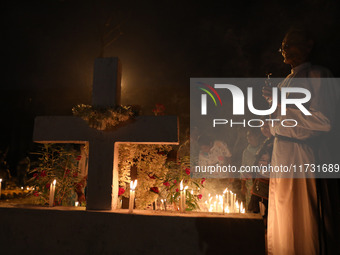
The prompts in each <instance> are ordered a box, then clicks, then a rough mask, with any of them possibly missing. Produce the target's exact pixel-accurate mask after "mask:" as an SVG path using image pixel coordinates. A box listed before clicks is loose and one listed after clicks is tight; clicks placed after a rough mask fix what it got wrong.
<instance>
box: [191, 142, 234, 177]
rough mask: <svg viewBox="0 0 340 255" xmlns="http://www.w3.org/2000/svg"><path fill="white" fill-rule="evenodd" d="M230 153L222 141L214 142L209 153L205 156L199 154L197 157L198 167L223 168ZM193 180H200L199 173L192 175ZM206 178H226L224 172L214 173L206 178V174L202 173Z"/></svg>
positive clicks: (201, 153)
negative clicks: (217, 166)
mask: <svg viewBox="0 0 340 255" xmlns="http://www.w3.org/2000/svg"><path fill="white" fill-rule="evenodd" d="M230 157H231V153H230V151H229V149H228V145H227V144H226V143H224V142H222V141H215V142H214V145H213V147H212V148H211V149H210V151H209V153H207V154H205V153H203V152H200V154H199V157H198V164H199V166H216V165H219V166H221V167H222V166H224V165H225V161H226V158H230ZM193 177H194V178H201V177H202V176H201V175H200V173H195V174H194V175H193ZM203 177H206V178H209V177H210V178H227V177H228V176H227V174H226V173H224V172H215V173H213V174H211V175H209V176H208V177H207V174H206V173H204V176H203Z"/></svg>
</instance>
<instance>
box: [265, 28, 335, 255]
mask: <svg viewBox="0 0 340 255" xmlns="http://www.w3.org/2000/svg"><path fill="white" fill-rule="evenodd" d="M312 44H313V42H312V41H311V40H310V39H309V38H308V35H306V34H304V32H303V31H299V30H291V31H289V32H288V33H287V34H286V36H285V38H284V40H283V42H282V47H281V53H282V56H283V57H284V63H286V64H289V65H291V67H292V69H291V73H290V74H289V75H288V76H287V77H286V79H285V80H284V81H283V82H282V83H281V84H280V85H279V88H280V89H281V88H282V87H302V88H306V89H308V90H309V91H310V92H311V99H310V101H309V102H308V103H307V104H305V105H304V106H305V107H306V108H307V109H308V111H309V112H310V113H311V114H312V115H311V116H307V115H304V114H303V113H302V112H301V111H300V109H297V108H293V107H287V112H286V115H285V116H281V112H280V111H279V110H278V111H277V112H276V113H275V114H274V115H273V116H272V118H273V119H274V118H275V119H279V120H282V119H294V120H296V121H297V122H298V125H297V126H296V127H294V128H289V127H283V126H282V125H281V124H280V122H279V121H275V122H274V126H273V127H271V133H272V134H273V135H274V136H276V138H275V140H274V146H273V154H272V162H271V164H272V166H280V165H282V166H290V165H296V166H299V165H303V164H313V163H317V162H329V160H330V159H325V158H322V157H324V156H327V155H330V154H329V153H327V145H326V144H324V143H323V141H325V139H319V141H318V146H317V148H318V150H319V151H322V152H324V153H323V155H318V156H317V154H318V153H316V150H315V148H313V146H311V144H309V143H308V142H304V141H307V140H310V139H313V138H316V137H323V136H324V135H325V134H326V135H327V133H328V132H329V131H330V130H331V129H332V125H333V123H334V118H335V109H336V108H335V107H336V103H337V100H339V86H337V84H336V83H334V82H333V81H334V79H333V80H327V79H320V78H322V77H332V75H331V72H330V71H329V70H327V69H326V68H323V67H320V66H313V65H311V64H310V63H309V62H307V59H308V55H309V53H310V51H311V49H312ZM305 78H314V79H305ZM263 96H264V97H265V98H267V99H270V97H271V88H267V87H264V89H263ZM294 96H295V95H293V94H292V95H289V96H288V98H289V97H290V98H291V97H294ZM298 96H299V97H301V95H298ZM279 108H280V107H278V109H279ZM285 138H286V139H285ZM316 139H317V138H316ZM300 141H301V142H300ZM271 177H273V176H271ZM275 177H276V178H271V179H270V186H269V212H268V232H267V244H268V254H273V255H294V254H301V255H306V254H308V255H314V254H315V255H316V254H320V253H322V250H323V249H321V244H320V241H319V240H320V236H319V233H320V229H319V227H320V224H319V212H318V210H319V209H318V196H317V181H316V179H315V178H301V177H303V176H301V175H300V176H299V178H293V177H296V176H292V175H291V176H290V175H287V174H285V175H282V176H281V177H284V178H279V177H280V176H275ZM329 254H331V253H329Z"/></svg>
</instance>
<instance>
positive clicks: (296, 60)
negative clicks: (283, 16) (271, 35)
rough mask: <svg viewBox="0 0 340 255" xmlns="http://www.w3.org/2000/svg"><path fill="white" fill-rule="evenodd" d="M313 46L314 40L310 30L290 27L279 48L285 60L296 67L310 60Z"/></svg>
mask: <svg viewBox="0 0 340 255" xmlns="http://www.w3.org/2000/svg"><path fill="white" fill-rule="evenodd" d="M312 48H313V40H312V37H311V35H310V33H309V32H307V31H306V30H303V29H299V28H292V29H290V30H289V31H288V32H287V33H286V35H285V37H284V38H283V41H282V45H281V47H280V49H279V51H280V52H281V54H282V56H283V62H284V63H285V64H288V65H291V67H296V66H298V65H301V64H302V63H304V62H306V61H308V57H309V54H310V52H311V50H312Z"/></svg>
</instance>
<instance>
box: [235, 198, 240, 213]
mask: <svg viewBox="0 0 340 255" xmlns="http://www.w3.org/2000/svg"><path fill="white" fill-rule="evenodd" d="M235 205H236V213H240V206H239V204H238V200H237V201H236V203H235Z"/></svg>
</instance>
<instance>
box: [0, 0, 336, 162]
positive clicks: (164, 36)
mask: <svg viewBox="0 0 340 255" xmlns="http://www.w3.org/2000/svg"><path fill="white" fill-rule="evenodd" d="M338 2H339V1H336V0H309V1H308V0H305V1H233V2H229V1H224V3H223V4H215V3H213V2H208V1H205V2H203V3H198V2H197V1H183V2H173V1H171V2H170V1H166V2H164V1H157V2H153V3H152V4H148V3H147V2H146V1H139V2H136V3H132V2H130V1H94V0H93V1H87V0H83V1H74V0H64V1H61V0H59V1H58V0H47V1H46V0H45V1H34V0H33V1H7V2H6V4H4V7H5V8H4V15H3V18H4V24H5V33H4V36H3V41H4V42H5V47H4V48H3V50H4V51H5V56H4V58H3V65H4V66H5V73H4V75H5V80H4V82H3V83H2V84H1V89H0V103H1V105H0V109H1V122H2V125H1V133H0V134H1V136H0V139H1V144H0V146H1V148H0V149H2V150H5V149H6V148H8V149H9V154H8V160H9V163H10V165H11V167H12V168H13V167H14V166H15V162H16V161H17V160H18V158H19V157H22V155H23V153H25V152H28V151H29V150H31V149H32V145H33V143H32V141H31V140H32V129H33V121H34V117H35V116H37V115H71V109H72V107H73V106H75V105H77V104H79V103H87V104H90V103H91V86H92V75H93V63H94V59H95V58H96V57H98V56H99V54H100V45H101V44H100V38H101V31H102V30H103V29H105V28H107V27H105V23H107V21H108V18H109V17H111V18H112V19H111V20H110V25H111V24H112V25H117V24H121V26H120V32H121V33H122V35H121V36H119V38H118V39H117V40H116V41H115V42H114V43H113V44H112V45H110V47H108V48H107V49H106V51H105V54H104V56H105V57H110V56H118V57H119V58H120V60H121V62H122V66H123V81H122V104H124V105H129V104H134V105H141V107H142V109H143V113H144V114H152V109H153V107H154V105H155V104H156V103H162V104H164V105H165V107H166V114H175V115H179V116H180V123H181V131H182V132H183V130H185V128H186V127H188V123H189V78H190V77H265V74H266V72H268V71H270V72H272V73H273V77H285V76H286V75H287V74H288V73H289V70H290V68H289V66H286V65H284V64H283V63H282V57H281V56H280V54H279V53H278V52H277V49H278V48H279V46H280V45H281V40H282V38H283V36H284V34H285V32H286V31H287V30H288V28H289V27H290V26H292V25H296V24H303V25H305V26H306V27H307V28H309V29H310V30H311V31H312V33H313V34H314V36H315V39H316V51H315V53H314V63H316V64H321V65H324V66H326V67H328V68H329V69H331V70H332V72H333V74H334V76H336V77H340V66H339V64H338V61H339V58H340V53H339V45H340V40H339V39H340V29H339V21H338V20H337V17H338V16H339V11H340V8H339V3H338Z"/></svg>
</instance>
